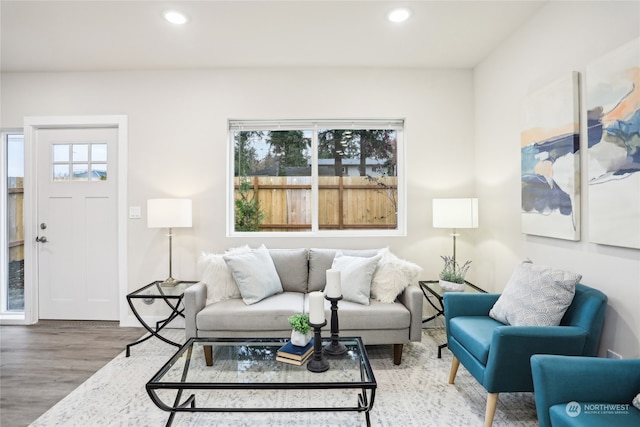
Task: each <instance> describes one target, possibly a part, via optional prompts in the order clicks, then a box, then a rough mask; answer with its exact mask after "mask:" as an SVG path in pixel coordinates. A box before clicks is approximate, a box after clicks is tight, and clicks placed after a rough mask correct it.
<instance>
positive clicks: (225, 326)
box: [196, 292, 305, 337]
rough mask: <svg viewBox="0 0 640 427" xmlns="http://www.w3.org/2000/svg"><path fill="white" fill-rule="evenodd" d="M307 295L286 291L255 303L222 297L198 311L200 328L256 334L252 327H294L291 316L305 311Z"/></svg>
mask: <svg viewBox="0 0 640 427" xmlns="http://www.w3.org/2000/svg"><path fill="white" fill-rule="evenodd" d="M304 295H305V294H302V293H298V292H284V293H281V294H277V295H273V296H270V297H269V298H265V299H263V300H262V301H259V302H257V303H255V304H252V305H246V304H245V303H244V302H243V301H242V300H241V299H240V298H237V299H229V300H224V301H219V302H217V303H214V304H211V305H208V306H206V307H205V308H203V309H202V310H201V311H200V312H199V313H198V314H197V315H196V325H197V328H198V330H204V331H237V332H246V334H239V335H238V336H244V337H252V336H253V335H252V333H251V332H252V331H286V330H291V326H290V325H289V321H288V320H287V319H288V318H289V316H292V315H294V314H296V313H302V311H303V306H304Z"/></svg>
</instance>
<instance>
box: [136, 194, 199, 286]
mask: <svg viewBox="0 0 640 427" xmlns="http://www.w3.org/2000/svg"><path fill="white" fill-rule="evenodd" d="M191 218H192V215H191V200H190V199H150V200H147V227H149V228H168V229H169V277H168V278H167V279H166V280H165V281H164V282H163V284H164V285H176V284H177V283H178V282H179V281H178V280H176V279H174V278H173V274H172V271H171V264H172V239H173V229H174V228H177V227H191Z"/></svg>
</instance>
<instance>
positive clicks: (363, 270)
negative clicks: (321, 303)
mask: <svg viewBox="0 0 640 427" xmlns="http://www.w3.org/2000/svg"><path fill="white" fill-rule="evenodd" d="M380 258H381V255H376V256H374V257H371V258H362V257H357V256H347V255H344V254H343V253H342V252H341V251H338V252H337V253H336V256H335V258H334V259H333V263H332V264H331V269H333V270H340V287H341V290H342V297H343V298H344V300H345V301H351V302H356V303H359V304H363V305H369V298H370V295H371V278H372V277H373V272H374V271H376V267H377V265H378V261H380Z"/></svg>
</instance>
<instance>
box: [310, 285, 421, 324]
mask: <svg viewBox="0 0 640 427" xmlns="http://www.w3.org/2000/svg"><path fill="white" fill-rule="evenodd" d="M304 307H305V312H307V313H308V312H309V295H308V294H307V295H305V301H304ZM324 311H325V313H324V314H325V318H326V319H327V326H326V327H327V328H328V327H329V325H330V324H331V303H330V302H329V301H328V300H325V301H324ZM338 321H339V326H340V330H341V331H346V330H349V331H354V330H356V331H357V330H363V331H369V330H398V329H406V328H409V326H410V324H411V313H409V310H407V308H406V307H405V306H404V305H402V304H401V303H399V302H396V303H393V304H387V303H382V302H378V301H376V300H371V303H370V304H369V305H362V304H358V303H355V302H350V301H345V300H340V301H338Z"/></svg>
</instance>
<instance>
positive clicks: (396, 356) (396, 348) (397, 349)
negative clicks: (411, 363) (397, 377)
mask: <svg viewBox="0 0 640 427" xmlns="http://www.w3.org/2000/svg"><path fill="white" fill-rule="evenodd" d="M402 347H403V345H402V344H394V345H393V364H394V365H399V364H400V363H401V362H402Z"/></svg>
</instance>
